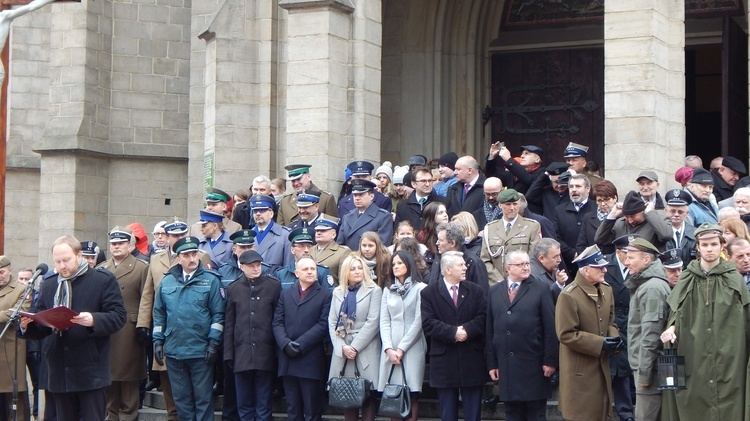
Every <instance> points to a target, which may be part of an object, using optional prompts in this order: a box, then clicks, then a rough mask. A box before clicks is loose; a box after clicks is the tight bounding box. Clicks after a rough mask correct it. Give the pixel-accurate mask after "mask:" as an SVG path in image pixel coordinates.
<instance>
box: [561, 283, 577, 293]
mask: <svg viewBox="0 0 750 421" xmlns="http://www.w3.org/2000/svg"><path fill="white" fill-rule="evenodd" d="M576 288H578V284H576V283H572V284H570V285H568V286H566V287H565V288H563V291H565V292H571V291H573V290H574V289H576Z"/></svg>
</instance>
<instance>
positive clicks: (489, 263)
mask: <svg viewBox="0 0 750 421" xmlns="http://www.w3.org/2000/svg"><path fill="white" fill-rule="evenodd" d="M506 224H507V222H506V221H505V220H504V219H502V218H500V219H498V220H496V221H492V222H490V223H488V224H487V226H485V227H484V231H483V233H484V234H483V236H482V251H481V253H480V257H481V258H482V261H483V262H484V265H485V266H486V267H487V274H488V275H489V282H490V286H493V285H495V284H496V283H498V282H500V281H502V280H503V279H505V277H506V276H507V273H505V256H506V255H507V254H508V252H510V251H513V250H523V251H525V252H526V253H528V254H531V249H533V248H534V244H536V243H537V241H539V239H540V238H542V228H541V226H540V225H539V222H537V221H535V220H533V219H529V218H524V217H523V216H520V215H519V216H518V217H517V218H516V222H515V223H514V224H513V227H512V228H511V229H510V231H509V232H508V233H507V234H506V233H505V225H506Z"/></svg>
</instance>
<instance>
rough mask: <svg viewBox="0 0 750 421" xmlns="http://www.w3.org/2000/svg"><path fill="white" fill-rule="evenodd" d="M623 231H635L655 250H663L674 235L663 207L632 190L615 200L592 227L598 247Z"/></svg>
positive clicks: (620, 235) (625, 232) (631, 232)
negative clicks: (597, 226)
mask: <svg viewBox="0 0 750 421" xmlns="http://www.w3.org/2000/svg"><path fill="white" fill-rule="evenodd" d="M626 234H638V235H640V236H641V237H642V238H643V239H644V240H646V241H648V242H649V243H651V244H653V245H654V246H656V247H657V248H658V249H659V250H664V249H665V248H666V245H667V243H668V242H669V241H670V240H671V239H672V238H674V230H673V229H672V226H671V224H670V219H669V218H667V215H666V214H665V213H664V211H663V210H656V209H654V205H653V204H651V203H649V204H646V203H644V202H643V200H641V198H640V196H639V195H638V193H637V192H635V191H631V192H630V193H628V195H627V196H625V200H624V201H623V203H622V204H620V203H617V204H615V206H614V207H613V208H612V210H611V211H610V212H609V215H607V217H606V218H605V219H604V220H603V221H602V224H601V225H599V228H598V229H597V230H596V236H595V237H594V241H596V244H597V245H598V246H600V247H602V246H604V245H606V244H609V243H611V242H612V241H613V240H614V239H615V238H619V237H622V236H623V235H626Z"/></svg>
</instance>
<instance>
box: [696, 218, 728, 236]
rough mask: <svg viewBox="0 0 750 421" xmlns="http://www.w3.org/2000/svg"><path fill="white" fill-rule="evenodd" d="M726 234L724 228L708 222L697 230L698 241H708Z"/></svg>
mask: <svg viewBox="0 0 750 421" xmlns="http://www.w3.org/2000/svg"><path fill="white" fill-rule="evenodd" d="M723 233H724V227H722V226H721V225H716V224H710V223H708V222H704V223H702V224H701V225H700V226H699V227H698V228H696V229H695V239H696V240H707V239H709V238H716V237H718V236H720V235H721V234H723Z"/></svg>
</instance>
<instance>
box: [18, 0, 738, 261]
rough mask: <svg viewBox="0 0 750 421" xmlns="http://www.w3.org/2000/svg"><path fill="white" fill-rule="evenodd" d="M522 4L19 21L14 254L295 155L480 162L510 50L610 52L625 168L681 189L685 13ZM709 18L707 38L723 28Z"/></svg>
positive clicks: (304, 5)
mask: <svg viewBox="0 0 750 421" xmlns="http://www.w3.org/2000/svg"><path fill="white" fill-rule="evenodd" d="M510 1H512V0H500V1H498V0H469V1H455V0H408V1H405V0H200V1H191V0H96V1H92V0H84V1H83V2H82V3H62V4H52V5H50V6H47V7H45V8H44V9H41V10H38V11H36V12H34V13H32V14H29V15H26V16H24V17H22V18H19V19H18V20H16V21H15V22H14V24H13V30H12V33H11V51H10V63H11V66H10V72H9V74H10V76H9V77H10V85H9V97H8V98H9V103H8V120H7V121H8V155H7V179H6V192H5V193H6V218H5V234H6V238H5V253H6V254H9V255H10V256H12V257H13V258H14V266H17V267H18V266H33V265H35V264H36V262H38V261H48V260H49V257H50V252H49V249H50V245H51V243H52V241H53V240H54V239H55V238H57V237H58V236H60V235H62V234H66V233H71V234H73V235H75V236H76V237H77V238H79V239H81V240H84V239H86V240H95V241H97V242H99V243H100V244H106V243H105V239H106V232H107V231H108V229H109V228H110V227H112V226H114V225H116V224H127V223H130V222H133V221H138V222H141V223H142V224H143V225H144V227H145V228H146V230H147V232H150V229H151V227H153V225H154V223H156V222H157V221H159V220H162V219H167V218H169V217H171V216H174V215H177V216H180V217H181V218H185V217H187V219H188V220H190V221H194V220H196V219H197V215H198V209H200V208H201V204H202V195H203V190H204V187H205V185H206V184H212V185H214V186H217V187H219V188H221V189H224V190H226V191H228V192H233V191H236V190H238V189H242V188H248V187H249V185H250V180H252V178H253V177H255V176H257V175H260V174H266V175H269V176H271V177H275V176H283V175H284V171H283V166H284V165H286V164H287V163H293V162H310V163H312V164H313V169H312V174H313V179H314V180H315V182H316V184H318V185H319V186H321V187H323V188H326V189H328V190H331V191H338V188H339V186H340V183H341V181H342V179H343V176H344V174H343V169H344V167H345V165H346V163H347V162H349V161H351V160H352V159H355V158H356V159H367V160H371V161H373V162H379V161H381V160H385V159H388V160H391V161H394V162H397V163H398V162H404V160H405V159H406V158H408V156H410V155H412V154H415V153H422V154H424V155H427V156H438V155H440V154H441V153H443V152H446V151H449V150H455V151H457V152H458V153H459V154H471V155H474V156H476V157H482V156H484V154H485V153H486V149H487V145H488V144H489V138H488V136H490V135H488V134H487V133H489V129H488V128H486V127H485V126H484V122H483V119H482V112H483V109H484V108H485V106H486V105H488V104H491V103H492V102H493V90H492V84H493V82H492V80H493V76H492V75H493V71H494V70H493V67H492V57H493V55H494V54H496V53H498V52H500V53H502V52H513V51H528V50H539V51H544V50H554V49H560V48H579V47H582V46H593V47H595V48H599V49H602V48H603V57H604V59H603V63H602V66H603V75H604V76H603V81H602V84H603V93H604V100H603V103H602V104H601V106H602V107H603V110H604V113H603V121H602V122H601V123H600V126H602V127H603V133H604V134H603V139H600V140H597V141H598V142H599V143H601V145H600V146H598V147H599V149H601V150H602V152H601V153H602V156H603V161H604V164H605V167H606V169H607V177H608V178H610V179H612V180H613V181H615V182H616V183H618V184H619V183H622V184H623V185H627V183H630V182H631V181H630V180H632V179H633V178H634V177H635V174H637V172H639V171H640V170H643V169H654V170H656V171H657V172H658V173H659V174H660V176H662V177H664V179H665V180H669V179H671V174H670V171H673V169H674V168H677V167H678V166H680V163H681V160H682V158H683V157H684V155H685V151H686V147H685V137H686V134H685V126H686V125H685V114H686V113H685V98H686V83H685V47H686V40H688V41H689V40H690V39H691V38H690V34H689V30H688V31H686V27H687V28H689V27H690V25H689V22H688V25H686V18H685V7H684V2H683V1H682V0H647V1H646V0H643V1H642V0H628V1H607V2H606V3H605V4H604V6H603V8H604V10H603V19H601V20H599V21H594V22H593V23H590V24H584V25H583V26H575V25H570V26H569V27H568V28H565V27H564V26H563V27H561V26H560V25H552V26H549V27H544V26H540V27H538V28H532V29H531V30H527V31H525V32H523V31H522V32H513V33H512V32H511V31H508V32H507V33H506V32H505V31H504V29H503V16H504V13H505V12H506V11H507V10H506V9H507V8H508V7H510V4H506V3H507V2H510ZM561 1H562V0H528V1H526V3H528V4H529V5H531V6H533V4H534V3H540V5H541V4H543V3H545V2H548V3H549V4H550V5H552V4H553V3H554V4H557V3H560V2H561ZM566 1H567V0H566ZM575 1H577V0H570V2H575ZM742 1H745V3H744V4H742V5H741V6H743V7H744V8H743V9H742V10H745V11H746V10H747V4H746V0H742ZM563 2H564V1H563ZM595 2H596V0H595V1H594V2H592V3H595ZM540 5H537V6H540ZM746 17H747V15H744V16H740V17H739V18H737V17H735V20H736V21H738V22H741V23H742V24H743V25H744V26H742V28H743V30H744V31H745V35H744V36H745V38H746V37H747V35H746V32H747V24H746ZM688 20H689V19H688ZM714 21H715V20H714ZM706 25H707V26H708V27H710V28H709V29H705V26H706ZM706 25H704V26H701V25H697V26H696V28H697V29H696V30H695V34H696V35H695V36H696V37H705V38H711V36H715V32H716V28H715V24H706ZM711 25H713V26H711ZM561 34H565V36H560V35H561ZM686 34H687V36H686ZM711 34H714V35H711ZM720 36H721V35H720V34H719V37H720ZM744 71H745V73H747V68H745V70H744ZM745 88H747V86H745ZM745 106H747V104H745ZM745 115H747V110H746V109H745ZM494 124H495V121H494V120H493V121H492V124H491V125H490V126H492V125H494ZM573 138H574V139H575V137H573ZM566 141H567V140H566ZM738 141H740V142H744V143H747V141H748V139H747V137H745V138H743V139H738ZM742 159H743V160H746V159H747V157H746V156H744V157H742ZM550 160H552V159H548V161H550ZM672 186H673V183H670V182H664V183H662V188H669V187H672Z"/></svg>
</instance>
